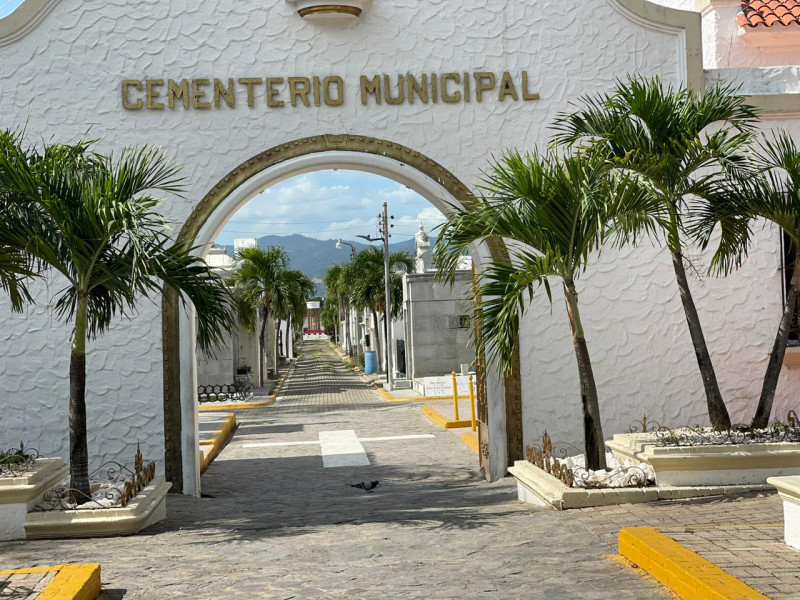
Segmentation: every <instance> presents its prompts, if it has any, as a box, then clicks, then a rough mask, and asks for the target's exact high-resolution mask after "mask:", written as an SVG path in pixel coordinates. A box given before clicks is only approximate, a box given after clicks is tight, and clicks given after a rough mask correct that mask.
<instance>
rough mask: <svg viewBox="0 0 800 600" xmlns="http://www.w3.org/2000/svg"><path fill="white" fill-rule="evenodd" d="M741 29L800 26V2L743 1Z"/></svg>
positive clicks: (790, 0)
mask: <svg viewBox="0 0 800 600" xmlns="http://www.w3.org/2000/svg"><path fill="white" fill-rule="evenodd" d="M736 21H737V22H738V23H739V27H773V26H774V25H800V0H742V12H741V13H740V14H739V15H737V16H736Z"/></svg>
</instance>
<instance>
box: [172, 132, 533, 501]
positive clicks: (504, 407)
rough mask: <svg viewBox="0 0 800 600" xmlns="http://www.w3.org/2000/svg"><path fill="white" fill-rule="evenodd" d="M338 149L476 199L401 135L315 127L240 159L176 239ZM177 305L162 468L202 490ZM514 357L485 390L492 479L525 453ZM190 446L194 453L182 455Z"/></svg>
mask: <svg viewBox="0 0 800 600" xmlns="http://www.w3.org/2000/svg"><path fill="white" fill-rule="evenodd" d="M336 153H361V154H364V155H373V156H375V157H380V159H391V160H393V161H396V163H398V164H399V165H400V166H401V167H404V166H408V167H410V168H411V169H413V170H415V171H417V172H419V173H420V174H422V175H423V176H425V177H427V178H428V179H429V180H431V181H432V182H435V184H437V185H438V186H441V187H442V188H443V189H444V190H445V191H446V192H447V194H448V195H449V196H450V197H451V198H452V199H454V200H455V201H456V202H457V203H458V204H460V205H461V206H464V207H467V208H469V206H470V205H471V204H472V203H473V202H474V201H475V199H474V197H473V195H472V193H471V192H470V191H469V189H468V188H467V187H466V186H465V185H464V184H463V183H462V182H461V181H459V180H458V179H457V178H456V177H455V176H454V175H453V174H452V173H450V172H449V171H448V170H447V169H445V168H444V167H442V166H441V165H440V164H438V163H437V162H436V161H434V160H432V159H431V158H429V157H427V156H426V155H425V154H423V153H421V152H417V151H415V150H412V149H410V148H408V147H406V146H403V145H401V144H398V143H394V142H390V141H387V140H382V139H377V138H372V137H366V136H357V135H320V136H314V137H308V138H303V139H299V140H295V141H292V142H288V143H285V144H281V145H279V146H276V147H274V148H270V149H269V150H266V151H264V152H262V153H260V154H258V155H256V156H254V157H253V158H251V159H249V160H247V161H245V162H244V163H242V164H240V165H239V166H237V167H236V168H235V169H233V170H232V171H231V172H230V173H228V174H227V175H226V176H225V177H223V178H222V180H220V181H219V182H218V183H217V184H216V185H215V186H214V187H213V188H212V189H211V190H210V191H209V192H208V193H207V194H206V195H205V197H204V198H203V199H202V200H201V201H200V202H199V203H198V205H197V206H196V207H195V209H194V210H193V211H192V213H191V215H190V216H189V218H188V219H187V221H186V222H185V224H184V225H183V227H182V229H181V231H180V233H179V235H178V239H179V240H181V241H186V242H189V243H192V244H200V245H203V244H206V243H208V242H209V240H206V239H198V238H199V236H200V234H201V231H202V230H203V227H204V225H206V224H207V223H208V222H209V219H210V218H211V217H212V215H213V214H214V213H215V211H217V210H218V209H220V210H222V209H221V208H220V207H221V205H222V204H223V203H224V202H225V201H226V200H227V199H228V198H229V197H230V196H231V195H232V194H234V193H235V192H236V191H237V190H239V189H240V188H241V187H242V186H243V185H245V184H246V183H247V182H248V181H250V180H252V179H253V178H254V177H256V176H258V175H259V174H260V173H263V172H265V171H268V170H270V169H273V168H275V167H277V166H279V165H281V164H288V163H291V161H293V160H295V159H299V158H301V157H305V156H309V155H317V154H320V155H321V154H325V155H331V154H333V155H335V154H336ZM326 160H331V161H332V162H331V163H330V164H331V166H333V165H336V164H337V162H336V159H335V158H332V159H326ZM375 167H376V170H377V171H378V172H381V169H380V168H379V166H378V165H375ZM342 168H345V167H342ZM418 191H421V190H418ZM428 196H429V198H428V199H429V200H430V195H429V194H428ZM226 208H227V211H229V212H226V214H225V215H223V216H224V218H225V220H227V219H228V218H230V217H231V216H232V214H233V212H235V210H237V207H236V206H234V207H226ZM439 208H442V207H441V206H440V207H439ZM217 220H219V219H217ZM488 252H489V253H490V254H491V259H492V260H494V261H504V260H507V259H508V254H507V252H506V248H505V246H504V244H503V242H502V241H499V240H498V241H492V242H491V243H489V244H488ZM181 312H182V311H181V307H180V306H179V303H178V301H177V298H176V295H175V294H174V293H168V294H165V297H164V302H163V309H162V326H163V340H164V342H163V367H164V439H165V469H166V474H167V478H168V480H169V481H172V482H173V485H174V486H175V487H174V488H173V490H174V491H183V488H184V487H188V488H189V489H187V490H186V491H191V492H195V493H196V491H197V490H199V483H196V482H195V480H196V468H195V467H194V458H195V456H194V448H195V444H196V433H195V427H194V423H191V422H188V419H189V414H191V413H190V411H191V410H193V408H194V407H193V406H187V400H193V398H194V393H193V390H192V393H191V394H187V390H182V389H181V388H182V386H187V385H191V378H188V379H189V380H188V381H187V377H186V376H185V374H186V373H185V372H186V369H187V368H193V367H187V365H185V364H182V363H187V362H190V361H192V354H193V350H192V348H189V347H187V343H189V342H188V340H189V339H191V337H192V334H191V332H190V331H188V329H189V328H190V327H191V322H192V319H188V318H186V317H185V316H183V317H182V314H181ZM514 362H515V365H514V368H513V374H512V375H509V376H506V377H504V378H503V380H502V381H500V382H498V383H499V385H495V386H492V385H489V390H490V394H494V395H497V396H502V398H499V399H498V398H490V399H489V404H490V421H494V423H492V424H490V429H491V430H492V432H493V434H495V435H494V437H497V435H496V434H497V432H498V429H499V431H500V432H502V433H504V434H505V435H500V436H499V437H500V439H494V438H493V439H492V440H491V441H492V446H493V448H492V459H493V463H492V473H491V474H490V476H491V477H492V478H493V479H497V478H499V477H501V476H502V475H504V473H505V468H506V467H507V466H508V465H509V464H513V461H515V460H520V459H521V458H522V456H523V437H522V397H521V384H520V367H519V353H517V354H516V355H515V357H514ZM187 409H188V410H187ZM498 409H500V410H498ZM492 425H494V427H492ZM498 425H499V426H500V427H498ZM503 426H504V427H503ZM503 429H504V430H505V431H504V432H503ZM487 451H488V448H487ZM189 452H191V453H192V454H191V455H188V456H187V453H189ZM187 459H188V460H187ZM178 482H180V483H178ZM176 488H177V489H176Z"/></svg>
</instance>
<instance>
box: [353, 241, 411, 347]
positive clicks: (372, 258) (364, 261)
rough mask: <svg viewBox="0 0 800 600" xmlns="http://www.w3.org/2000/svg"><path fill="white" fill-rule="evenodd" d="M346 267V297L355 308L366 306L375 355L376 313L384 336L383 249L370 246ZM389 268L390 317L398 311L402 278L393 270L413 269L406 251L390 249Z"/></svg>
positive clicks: (378, 340) (401, 293)
mask: <svg viewBox="0 0 800 600" xmlns="http://www.w3.org/2000/svg"><path fill="white" fill-rule="evenodd" d="M350 265H352V266H351V267H350V268H349V269H348V270H347V277H348V278H347V280H346V285H347V287H348V289H350V296H349V297H350V301H351V303H352V304H353V305H354V306H355V307H356V308H358V309H359V310H369V311H370V312H371V313H372V319H373V322H374V323H375V331H376V338H377V339H376V340H375V344H376V348H377V350H378V356H382V354H381V343H380V336H379V335H377V333H378V313H382V314H383V328H384V339H387V338H386V337H385V336H386V331H387V326H388V324H387V318H386V317H387V315H386V311H385V307H386V289H385V279H384V272H385V269H384V257H383V249H382V248H379V247H377V246H370V247H368V248H366V249H364V250H362V251H361V252H359V253H358V254H356V257H355V258H354V259H353V261H352V262H351V263H350ZM389 270H390V272H391V279H390V283H391V285H390V293H391V295H392V314H391V315H390V317H391V318H396V317H397V316H398V315H399V314H400V312H401V311H402V308H403V307H402V299H403V278H402V275H400V274H399V273H398V272H397V271H398V270H403V271H405V272H406V273H413V272H414V259H413V258H412V257H411V255H410V254H409V253H408V252H405V251H398V252H393V253H392V254H391V255H390V256H389Z"/></svg>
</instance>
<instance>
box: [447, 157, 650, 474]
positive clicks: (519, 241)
mask: <svg viewBox="0 0 800 600" xmlns="http://www.w3.org/2000/svg"><path fill="white" fill-rule="evenodd" d="M610 166H611V164H610V162H609V161H607V160H606V159H605V157H604V156H603V155H602V154H600V153H577V154H574V155H568V156H561V155H559V154H556V153H555V152H549V153H546V154H538V153H533V154H529V155H527V156H522V155H520V154H519V153H512V154H509V155H507V156H505V157H504V158H503V159H502V160H501V161H500V162H498V163H495V164H494V165H493V166H492V169H491V170H490V172H489V174H488V175H487V176H486V178H485V181H484V186H483V188H482V189H483V191H485V192H486V194H487V196H488V197H487V198H484V199H481V200H478V201H475V202H473V203H472V204H471V205H470V206H467V207H465V208H459V207H453V208H454V211H453V212H452V213H451V214H450V215H449V216H448V218H447V221H446V222H445V223H444V225H443V227H442V230H441V233H440V235H439V237H438V239H437V241H436V247H435V257H436V262H437V264H438V265H439V274H440V277H441V278H443V279H449V280H452V276H453V274H454V273H455V270H456V268H457V265H458V262H459V260H460V258H461V256H462V255H463V254H464V253H465V252H466V251H467V250H468V249H469V247H470V246H472V245H474V244H476V243H480V242H484V241H487V240H491V239H492V238H503V239H507V240H513V241H514V242H516V243H515V244H514V245H513V246H509V254H510V255H511V257H510V259H511V260H510V264H509V263H503V262H494V263H492V264H490V265H489V267H488V268H487V269H486V270H485V271H484V273H483V274H482V275H481V280H480V286H479V287H478V290H477V292H476V294H475V295H476V298H478V300H477V306H478V307H479V314H480V318H479V321H478V325H479V329H480V335H479V336H476V337H477V338H478V339H477V340H476V342H477V343H476V345H477V346H478V348H477V349H476V350H477V352H478V354H479V355H481V354H483V353H484V352H485V354H486V356H487V357H488V358H489V359H490V360H492V361H494V362H499V363H500V365H501V366H502V367H503V369H504V370H505V371H506V372H508V371H509V370H510V369H511V366H512V365H513V356H514V353H515V351H516V344H517V342H518V339H519V323H520V314H521V313H522V312H524V311H525V310H526V309H527V306H528V304H527V302H526V301H530V300H531V299H532V297H533V295H534V293H535V292H536V291H537V290H538V289H542V288H543V289H544V291H545V292H546V294H547V297H548V299H550V300H551V301H552V293H551V288H550V285H551V283H550V282H551V279H550V278H551V277H553V278H558V279H560V280H561V284H562V289H563V294H564V300H565V303H566V317H567V322H568V325H569V330H570V333H571V337H572V342H573V347H574V351H575V357H576V363H577V367H578V379H579V386H580V389H579V394H580V395H579V399H580V402H581V405H582V410H583V427H584V441H585V447H586V457H587V466H588V468H589V469H592V470H599V469H605V468H606V453H605V449H604V447H603V439H604V438H603V430H602V425H601V421H600V405H599V399H598V394H597V386H596V384H595V379H594V373H593V370H592V362H591V359H590V356H589V348H588V345H587V342H586V338H585V335H584V328H583V324H582V320H581V312H580V308H579V304H578V288H577V286H576V280H577V279H578V277H579V276H580V275H581V274H582V273H583V272H584V270H585V269H586V266H587V263H588V261H589V259H590V257H591V256H592V255H593V254H594V253H595V252H596V251H597V250H598V249H599V247H600V246H601V245H602V244H603V243H604V242H605V241H606V240H607V239H608V238H609V236H611V235H612V234H613V233H614V229H613V227H612V223H613V222H614V221H615V219H616V218H617V217H619V219H618V222H619V223H620V224H621V225H620V228H622V229H624V228H627V227H629V226H631V225H634V226H636V227H641V228H645V229H647V228H652V227H654V224H653V223H652V219H651V217H650V216H649V215H650V214H655V213H656V211H655V209H654V207H653V206H651V201H652V198H651V197H649V196H648V195H647V194H641V193H638V191H637V189H636V188H635V187H632V186H630V185H628V183H629V182H628V181H627V180H626V178H625V177H624V176H621V177H617V178H611V177H609V174H610Z"/></svg>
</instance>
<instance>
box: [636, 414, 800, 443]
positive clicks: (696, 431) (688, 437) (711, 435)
mask: <svg viewBox="0 0 800 600" xmlns="http://www.w3.org/2000/svg"><path fill="white" fill-rule="evenodd" d="M646 433H651V434H652V435H653V437H654V442H655V443H656V444H657V445H659V446H734V445H746V444H770V443H779V442H789V443H800V420H798V418H797V413H796V412H795V411H793V410H790V411H789V412H788V413H787V415H786V422H785V423H784V422H782V421H778V420H776V421H774V422H773V423H771V424H770V425H768V426H767V427H765V428H763V429H754V428H752V427H751V426H749V425H744V424H738V425H732V426H731V427H730V428H728V429H722V430H715V429H712V428H711V427H705V426H702V425H695V426H694V427H692V426H683V427H674V428H670V427H662V426H658V427H656V428H653V429H650V430H648V431H647V432H646Z"/></svg>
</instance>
